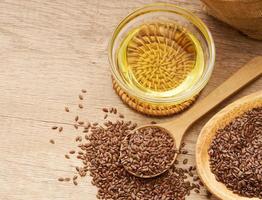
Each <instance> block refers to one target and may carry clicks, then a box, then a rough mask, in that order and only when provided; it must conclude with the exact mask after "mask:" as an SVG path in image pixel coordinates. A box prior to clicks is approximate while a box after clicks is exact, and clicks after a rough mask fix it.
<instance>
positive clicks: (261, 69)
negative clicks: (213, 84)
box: [179, 56, 262, 128]
mask: <svg viewBox="0 0 262 200" xmlns="http://www.w3.org/2000/svg"><path fill="white" fill-rule="evenodd" d="M261 74H262V56H258V57H255V58H254V59H252V60H251V61H250V62H248V63H247V64H246V65H244V66H243V67H242V68H241V69H240V70H238V71H237V72H236V73H235V74H233V75H232V76H231V77H230V78H229V79H227V80H226V81H225V82H223V83H222V84H221V85H220V86H219V87H217V88H216V89H215V90H213V91H212V92H211V93H210V94H209V95H208V96H207V97H205V98H204V99H203V100H201V101H199V102H198V103H197V104H196V105H195V106H193V107H192V108H191V109H190V110H189V111H188V112H186V113H185V114H183V115H182V116H181V117H180V118H179V119H180V120H181V122H182V123H183V124H184V126H185V127H186V128H188V127H189V126H190V125H191V124H193V123H194V122H195V121H196V120H198V119H199V118H200V117H202V116H203V115H205V114H206V113H207V112H209V111H210V110H211V109H212V108H214V107H215V106H217V105H218V104H219V103H221V102H222V101H223V100H224V99H226V98H227V97H229V96H230V95H232V94H234V93H235V92H237V91H238V90H240V89H241V88H242V87H244V86H245V85H247V84H248V83H249V82H251V81H252V80H254V79H256V78H258V77H259V76H260V75H261Z"/></svg>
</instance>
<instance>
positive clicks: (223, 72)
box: [0, 0, 262, 200]
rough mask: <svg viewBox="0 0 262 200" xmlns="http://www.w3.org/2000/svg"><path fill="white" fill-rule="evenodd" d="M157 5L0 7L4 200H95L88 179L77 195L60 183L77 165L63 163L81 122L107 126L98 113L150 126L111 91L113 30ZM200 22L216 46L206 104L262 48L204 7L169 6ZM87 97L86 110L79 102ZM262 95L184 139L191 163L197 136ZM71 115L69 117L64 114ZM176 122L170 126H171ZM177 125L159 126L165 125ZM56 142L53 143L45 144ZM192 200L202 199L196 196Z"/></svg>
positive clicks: (84, 1) (17, 3)
mask: <svg viewBox="0 0 262 200" xmlns="http://www.w3.org/2000/svg"><path fill="white" fill-rule="evenodd" d="M152 2H154V0H129V1H125V0H107V1H106V0H92V1H91V0H75V1H72V0H63V1H62V0H45V1H43V0H3V1H0V41H1V45H0V91H1V96H0V127H1V129H0V141H1V145H0V185H1V187H0V199H1V200H2V199H3V200H28V199H30V200H31V199H37V200H58V199H63V200H86V199H88V200H95V199H96V197H95V194H96V188H95V187H93V186H91V184H90V178H85V179H83V180H82V181H81V182H80V184H79V186H78V187H75V186H73V185H72V184H64V183H62V184H61V183H58V182H57V178H58V177H59V176H67V175H70V174H72V172H73V167H72V166H74V165H75V164H76V162H77V161H76V160H73V159H72V160H65V159H64V153H66V152H67V151H68V150H70V149H71V148H72V146H74V145H73V143H74V142H73V138H74V136H75V133H74V132H73V128H72V126H71V125H70V124H71V123H72V120H73V118H74V116H75V114H76V113H78V114H79V115H80V116H84V117H85V118H87V119H90V120H94V121H102V118H103V114H102V113H101V112H100V109H101V107H104V106H105V105H107V106H115V107H118V108H119V110H120V111H121V112H122V113H123V114H125V115H126V116H127V118H128V119H131V120H134V121H137V122H140V124H142V123H147V122H150V121H151V120H153V118H149V117H146V116H143V115H141V114H138V113H136V112H134V111H133V110H131V109H130V108H128V107H127V106H125V105H124V104H123V103H122V102H121V100H120V99H119V98H118V96H117V95H116V94H115V93H114V91H113V90H112V84H111V77H110V70H109V64H108V59H107V44H108V41H109V39H110V34H111V33H112V32H113V29H114V27H115V26H116V25H117V23H118V22H119V21H120V20H121V19H122V18H123V17H124V16H125V15H126V14H127V13H128V12H130V11H132V10H134V9H135V8H138V7H140V6H142V5H144V4H146V3H152ZM167 2H171V3H176V4H178V5H180V6H183V7H185V8H187V9H189V10H191V11H193V12H194V13H195V14H196V15H198V16H199V17H200V18H201V19H203V20H204V22H206V23H207V25H208V27H209V28H210V30H211V32H212V34H213V36H214V40H215V43H216V50H217V59H216V65H215V70H214V73H213V75H212V77H211V80H210V81H209V83H208V85H207V87H206V88H205V89H204V91H203V92H202V93H201V95H200V99H201V98H203V97H204V96H206V95H207V94H208V93H209V92H210V91H212V90H213V89H214V88H215V87H217V86H218V85H219V84H221V83H222V82H223V81H224V80H225V79H226V78H228V77H229V76H230V75H231V74H233V73H234V72H235V71H237V70H238V68H239V67H240V66H242V65H243V64H244V63H246V62H247V61H248V60H250V59H251V58H253V57H254V56H256V55H262V43H261V42H259V41H256V40H252V39H249V38H247V37H245V36H243V35H241V34H240V33H238V32H237V31H236V30H234V29H232V28H230V27H229V26H227V25H225V24H223V23H221V22H219V21H217V20H215V19H213V18H212V17H210V16H207V15H206V14H205V13H204V12H203V11H202V5H201V3H200V2H199V1H189V0H172V1H171V0H169V1H167ZM81 88H86V89H87V91H88V93H87V94H86V96H85V100H84V103H83V104H84V106H85V109H83V111H80V109H78V108H77V104H78V99H77V95H78V94H79V91H80V90H81ZM261 89H262V80H261V79H260V80H257V81H255V82H254V83H253V84H252V85H250V86H248V87H246V88H245V89H243V90H242V91H241V92H239V93H238V94H237V95H235V96H234V98H231V99H229V100H228V101H226V102H225V103H224V104H223V105H222V106H220V107H219V108H217V109H216V110H214V111H213V112H212V113H210V114H208V115H207V116H206V117H205V118H203V119H202V120H200V121H198V122H197V123H196V124H195V125H194V126H193V127H192V128H191V129H190V130H189V131H188V133H187V135H186V137H185V140H186V142H187V143H188V145H187V147H188V149H189V153H190V154H189V155H188V156H187V157H188V158H189V164H192V163H195V158H194V152H195V150H194V149H195V142H196V139H197V136H198V133H199V132H200V130H201V127H202V126H203V125H204V124H205V122H206V121H207V120H208V119H209V118H210V117H211V116H212V115H213V114H214V113H215V112H217V111H218V110H219V109H221V108H222V107H223V106H225V105H227V104H228V103H229V102H232V101H233V100H235V99H237V98H239V97H241V96H244V95H246V94H250V93H252V92H255V91H258V90H261ZM65 105H66V106H69V108H70V109H71V110H72V111H71V112H69V113H65V112H64V106H65ZM175 117H176V116H174V117H171V118H175ZM171 118H165V119H156V118H154V120H156V121H158V122H161V121H165V120H168V119H171ZM53 125H62V126H64V129H65V130H64V134H63V135H62V134H60V135H59V134H55V133H54V132H53V131H51V129H50V127H51V126H53ZM51 138H52V139H54V140H55V141H56V144H55V145H51V144H49V142H48V141H49V139H51ZM187 199H192V200H193V199H194V200H200V199H206V197H205V194H204V193H203V194H200V195H195V194H193V195H192V196H190V197H189V198H187Z"/></svg>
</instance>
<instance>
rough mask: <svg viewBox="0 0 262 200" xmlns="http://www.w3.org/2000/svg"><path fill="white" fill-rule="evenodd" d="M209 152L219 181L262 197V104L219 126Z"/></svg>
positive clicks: (238, 192) (241, 191) (212, 166)
mask: <svg viewBox="0 0 262 200" xmlns="http://www.w3.org/2000/svg"><path fill="white" fill-rule="evenodd" d="M209 156H210V166H211V170H212V172H213V173H214V174H215V176H216V179H217V181H219V182H222V183H224V184H225V185H226V186H227V188H229V189H230V190H232V191H233V192H234V193H236V194H239V195H241V196H244V197H250V198H251V197H256V198H260V199H262V107H258V108H254V109H252V110H249V111H247V112H246V113H244V114H243V115H241V116H239V117H237V118H235V119H234V120H233V121H232V122H231V123H229V124H228V125H226V126H225V127H224V128H223V129H219V130H218V131H217V134H216V136H215V138H214V139H213V141H212V144H211V146H210V149H209Z"/></svg>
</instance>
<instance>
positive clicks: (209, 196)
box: [206, 190, 212, 199]
mask: <svg viewBox="0 0 262 200" xmlns="http://www.w3.org/2000/svg"><path fill="white" fill-rule="evenodd" d="M206 197H207V198H208V199H210V198H211V197H212V193H211V192H209V191H208V190H207V191H206Z"/></svg>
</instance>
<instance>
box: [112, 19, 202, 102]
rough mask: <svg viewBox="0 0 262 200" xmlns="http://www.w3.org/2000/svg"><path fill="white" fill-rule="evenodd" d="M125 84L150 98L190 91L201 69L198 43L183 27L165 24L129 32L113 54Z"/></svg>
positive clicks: (144, 25)
mask: <svg viewBox="0 0 262 200" xmlns="http://www.w3.org/2000/svg"><path fill="white" fill-rule="evenodd" d="M117 63H118V70H119V73H120V74H121V76H122V78H123V80H124V81H125V82H126V84H127V85H128V86H129V87H131V88H133V89H136V90H140V91H143V92H144V93H147V94H148V95H150V96H156V97H171V96H174V95H176V94H178V93H181V92H183V91H185V90H188V89H189V88H191V87H192V86H193V85H194V84H195V83H196V82H197V81H198V80H199V78H200V77H201V75H202V73H203V69H204V53H203V49H202V47H201V45H200V42H199V41H198V39H197V38H196V36H194V34H192V33H191V32H190V31H189V30H187V28H185V27H183V26H181V25H178V24H176V23H173V22H169V21H157V22H150V23H145V24H142V25H140V26H138V27H136V28H134V29H132V30H131V31H130V32H129V33H128V34H127V36H126V37H125V38H124V39H123V41H122V43H121V45H120V47H119V49H118V51H117Z"/></svg>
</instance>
